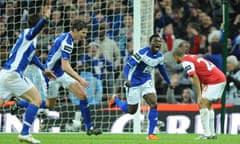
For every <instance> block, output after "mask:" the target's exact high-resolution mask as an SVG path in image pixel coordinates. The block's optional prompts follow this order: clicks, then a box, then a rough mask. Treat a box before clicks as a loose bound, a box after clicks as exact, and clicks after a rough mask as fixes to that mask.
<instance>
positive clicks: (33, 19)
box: [28, 14, 42, 28]
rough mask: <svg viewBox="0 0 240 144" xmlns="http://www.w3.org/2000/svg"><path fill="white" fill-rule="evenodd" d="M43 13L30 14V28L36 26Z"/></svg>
mask: <svg viewBox="0 0 240 144" xmlns="http://www.w3.org/2000/svg"><path fill="white" fill-rule="evenodd" d="M41 17H42V16H41V15H40V14H30V15H28V26H29V28H32V27H34V26H35V25H36V24H37V23H38V21H39V20H40V19H41Z"/></svg>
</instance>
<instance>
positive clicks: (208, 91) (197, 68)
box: [173, 49, 226, 139]
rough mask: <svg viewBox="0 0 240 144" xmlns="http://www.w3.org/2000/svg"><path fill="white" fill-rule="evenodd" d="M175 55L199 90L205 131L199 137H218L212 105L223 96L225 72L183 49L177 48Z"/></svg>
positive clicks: (199, 102)
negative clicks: (186, 53) (186, 52)
mask: <svg viewBox="0 0 240 144" xmlns="http://www.w3.org/2000/svg"><path fill="white" fill-rule="evenodd" d="M173 57H174V59H175V61H176V62H177V63H181V64H182V66H183V68H184V70H185V71H186V72H187V74H188V76H189V77H190V78H191V81H192V84H193V86H194V87H195V89H196V92H197V96H198V106H199V109H200V110H199V111H200V118H201V122H202V126H203V132H204V133H203V135H201V136H200V137H199V139H216V138H217V137H216V133H215V114H214V110H213V109H212V107H211V105H212V103H213V102H214V101H216V100H218V99H220V98H221V96H222V93H223V91H224V88H225V86H226V77H225V75H224V73H223V72H222V71H221V70H220V69H218V68H217V67H216V66H215V65H214V64H213V63H211V62H210V61H208V60H206V59H204V58H202V57H199V56H197V55H185V53H184V51H183V50H182V49H175V50H174V51H173Z"/></svg>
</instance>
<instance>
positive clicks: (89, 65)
mask: <svg viewBox="0 0 240 144" xmlns="http://www.w3.org/2000/svg"><path fill="white" fill-rule="evenodd" d="M46 3H51V5H52V14H51V18H50V20H49V22H48V24H47V25H46V26H45V28H44V29H43V30H42V32H41V34H40V35H39V36H38V42H37V55H38V56H39V57H40V58H41V60H42V62H43V63H44V62H45V59H46V56H47V54H48V50H49V49H50V48H51V45H52V43H53V40H54V38H55V37H56V36H57V35H58V34H60V33H63V32H68V31H70V26H71V22H72V21H73V20H74V19H81V20H83V21H85V22H86V23H87V24H88V25H89V33H88V35H87V37H86V39H84V40H80V41H75V42H74V50H73V52H72V57H71V65H72V67H73V68H74V69H75V70H76V71H77V72H78V73H79V75H80V76H82V77H83V78H85V79H86V80H87V81H88V82H89V83H90V88H89V89H86V92H87V95H88V98H89V99H88V100H89V106H90V109H91V114H92V122H93V125H94V126H95V127H97V128H101V129H102V130H103V132H133V131H134V123H135V122H137V123H138V124H141V127H140V125H139V127H138V128H140V131H139V132H146V129H147V117H146V113H147V110H146V109H143V110H142V111H141V113H140V115H139V117H138V118H137V119H136V120H135V121H133V117H132V116H129V115H126V114H124V113H123V112H121V111H120V109H118V108H116V107H113V108H109V106H108V101H109V99H110V98H111V96H112V95H114V94H115V95H117V96H118V97H119V98H121V99H123V100H125V92H124V88H123V76H122V72H123V65H124V63H125V61H126V58H127V57H128V56H129V54H130V51H131V50H136V49H138V48H140V47H143V46H145V45H147V44H148V39H149V36H150V35H152V34H153V23H154V22H153V11H154V4H153V3H154V1H153V0H52V1H51V0H49V1H47V0H46V1H44V0H29V1H28V0H26V1H25V0H19V1H9V0H1V1H0V18H1V19H0V62H1V66H2V65H3V63H4V61H5V60H6V58H7V56H8V52H9V50H10V49H11V47H12V45H13V44H14V42H15V41H16V39H17V36H18V35H19V33H20V31H21V30H22V29H23V28H25V27H27V15H28V14H31V13H40V12H41V8H42V6H43V5H44V4H46ZM104 36H105V37H104ZM95 47H96V48H95ZM86 56H89V59H90V58H91V59H92V61H91V62H88V61H86V59H84V58H86ZM102 56H104V58H105V61H107V62H109V63H103V62H102V63H101V67H100V69H98V68H97V67H95V63H94V60H95V59H97V58H100V57H102ZM28 75H31V77H32V78H33V79H35V82H34V83H35V85H38V86H39V84H40V81H42V78H41V77H40V76H39V74H38V73H37V72H36V69H35V68H34V67H31V68H30V69H29V71H28ZM56 91H57V90H56ZM40 92H42V93H43V92H44V91H43V90H40ZM43 99H45V96H43ZM23 113H24V109H20V110H19V111H18V113H17V115H11V114H9V109H1V110H0V132H14V131H19V125H20V124H21V120H22V115H23ZM9 119H11V120H9ZM20 126H21V125H20ZM32 130H33V131H34V132H40V131H44V132H69V131H71V132H73V131H74V132H78V131H84V130H85V128H84V124H83V121H82V117H81V113H80V112H79V101H78V100H77V99H76V98H75V96H74V95H73V94H71V93H69V92H68V91H67V90H65V89H63V88H60V89H59V96H58V99H57V103H56V106H55V108H54V109H53V110H48V111H45V110H43V111H41V112H40V113H39V116H38V118H37V120H36V121H35V122H34V125H33V128H32Z"/></svg>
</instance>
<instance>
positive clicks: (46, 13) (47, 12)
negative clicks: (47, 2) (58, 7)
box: [26, 6, 51, 40]
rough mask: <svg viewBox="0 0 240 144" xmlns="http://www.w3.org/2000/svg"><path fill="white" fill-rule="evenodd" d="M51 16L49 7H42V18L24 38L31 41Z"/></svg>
mask: <svg viewBox="0 0 240 144" xmlns="http://www.w3.org/2000/svg"><path fill="white" fill-rule="evenodd" d="M50 14H51V7H50V6H45V7H44V14H43V18H41V19H40V20H39V21H38V23H37V24H36V25H35V26H34V27H33V28H31V29H30V31H29V32H28V34H27V35H26V38H27V39H28V40H32V39H33V38H34V37H35V36H36V35H37V34H38V33H39V32H40V31H41V30H42V28H43V27H44V24H45V23H46V22H47V20H48V19H49V17H50Z"/></svg>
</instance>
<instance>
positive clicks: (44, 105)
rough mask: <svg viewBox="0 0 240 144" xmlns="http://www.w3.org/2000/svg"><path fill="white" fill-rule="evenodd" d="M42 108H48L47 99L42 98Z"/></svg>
mask: <svg viewBox="0 0 240 144" xmlns="http://www.w3.org/2000/svg"><path fill="white" fill-rule="evenodd" d="M40 108H46V101H45V100H42V103H41V105H40Z"/></svg>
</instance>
